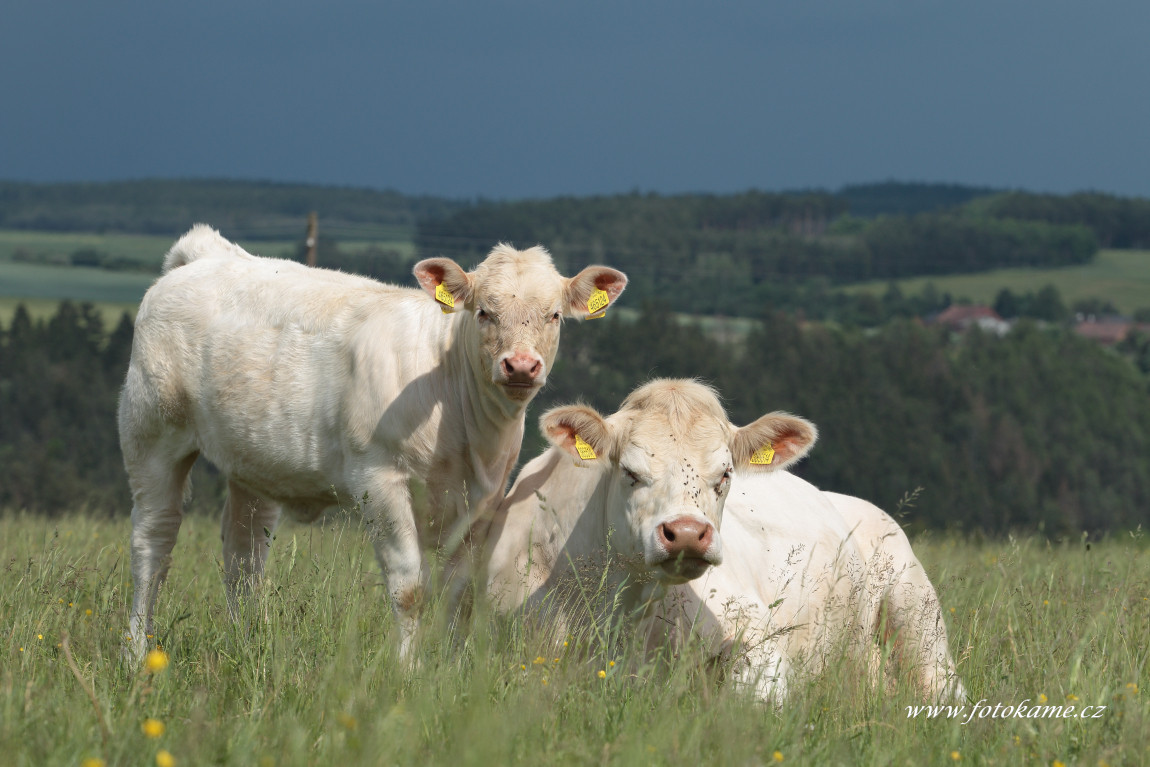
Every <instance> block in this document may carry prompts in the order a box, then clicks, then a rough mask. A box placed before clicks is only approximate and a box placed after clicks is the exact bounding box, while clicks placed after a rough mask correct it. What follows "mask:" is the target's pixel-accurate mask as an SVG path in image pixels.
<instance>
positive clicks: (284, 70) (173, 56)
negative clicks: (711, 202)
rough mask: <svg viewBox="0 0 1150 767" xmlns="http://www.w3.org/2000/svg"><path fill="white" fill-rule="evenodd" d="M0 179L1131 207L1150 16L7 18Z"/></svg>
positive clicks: (124, 9) (1035, 10)
mask: <svg viewBox="0 0 1150 767" xmlns="http://www.w3.org/2000/svg"><path fill="white" fill-rule="evenodd" d="M0 16H2V17H3V22H2V23H0V178H4V179H19V180H33V181H81V180H111V179H124V178H144V177H204V176H210V177H228V178H245V179H273V180H284V181H306V182H320V183H331V184H341V185H355V186H368V187H375V188H385V187H386V188H394V189H398V190H399V191H402V192H407V193H425V192H426V193H433V194H441V195H448V196H453V197H470V196H478V195H481V196H485V197H494V198H508V197H534V196H551V195H557V194H578V195H583V194H593V193H612V192H620V191H628V190H632V189H639V190H643V191H648V190H654V191H659V192H678V191H713V192H727V191H736V190H742V189H747V188H751V187H755V188H760V189H769V190H777V189H794V188H799V187H831V188H836V187H838V186H840V185H842V184H846V183H857V182H867V181H878V180H884V179H888V178H895V179H900V180H921V181H947V182H960V183H970V184H980V185H991V186H1005V187H1022V188H1027V189H1033V190H1038V191H1055V192H1068V191H1073V190H1079V189H1099V190H1102V191H1108V192H1114V193H1119V194H1130V195H1140V196H1150V2H1146V1H1145V0H1137V1H1122V0H1116V1H1113V2H1111V1H1109V0H1100V1H1096V2H1090V3H1087V2H1068V1H1067V0H1042V1H1039V0H1017V1H1016V0H992V1H991V0H962V1H961V2H960V1H959V0H946V1H945V2H943V1H941V0H921V1H914V2H912V1H911V0H897V1H896V0H878V1H875V2H869V1H867V0H805V1H799V0H794V1H793V2H777V1H767V0H731V1H730V2H721V1H718V2H717V1H714V0H712V2H706V3H704V2H682V1H681V0H635V1H633V2H632V1H629V0H607V1H603V2H600V1H599V0H594V1H592V2H571V1H569V2H550V1H548V0H533V1H529V0H494V1H492V2H481V1H479V0H472V1H471V2H466V1H464V0H423V1H422V2H411V3H390V2H354V3H353V2H325V3H319V2H309V3H305V2H299V1H298V0H278V2H249V1H247V0H229V1H228V2H220V1H219V0H201V1H200V2H194V3H190V2H189V3H171V2H129V1H128V0H105V1H104V2H91V0H87V1H86V2H81V1H78V0H60V1H58V2H57V1H55V0H9V1H8V2H7V3H5V4H4V12H3V14H0Z"/></svg>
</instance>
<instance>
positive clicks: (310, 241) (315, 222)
mask: <svg viewBox="0 0 1150 767" xmlns="http://www.w3.org/2000/svg"><path fill="white" fill-rule="evenodd" d="M306 242H307V265H308V266H315V254H316V249H317V248H318V247H319V215H317V214H316V212H315V211H314V210H313V211H312V212H311V213H309V214H307V240H306Z"/></svg>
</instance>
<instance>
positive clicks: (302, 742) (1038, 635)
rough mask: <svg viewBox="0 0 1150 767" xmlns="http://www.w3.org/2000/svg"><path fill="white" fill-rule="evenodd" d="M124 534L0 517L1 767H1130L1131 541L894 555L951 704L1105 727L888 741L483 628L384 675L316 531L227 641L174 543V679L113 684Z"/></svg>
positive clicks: (103, 525)
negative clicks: (914, 575)
mask: <svg viewBox="0 0 1150 767" xmlns="http://www.w3.org/2000/svg"><path fill="white" fill-rule="evenodd" d="M127 533H128V524H127V522H126V521H124V520H115V521H107V520H98V519H93V518H89V517H85V516H80V515H77V516H71V517H68V518H64V519H60V520H54V521H53V520H46V519H40V518H33V517H29V516H25V515H11V514H10V515H7V516H3V517H0V540H3V541H4V570H3V573H2V575H0V579H2V580H0V618H2V623H3V626H4V627H5V631H6V637H5V643H4V644H3V645H2V646H0V653H2V654H3V656H4V659H5V660H4V663H3V664H2V666H0V754H3V755H4V756H3V757H2V758H0V761H3V762H4V763H6V764H12V765H41V764H59V765H79V764H81V763H82V760H84V759H88V758H99V759H102V760H104V761H105V762H106V764H109V765H120V764H153V763H159V762H156V755H157V754H158V753H159V752H160V751H161V750H163V751H164V752H166V754H168V755H170V756H171V757H173V758H174V761H175V763H176V764H180V765H193V764H223V765H231V764H237V765H241V764H242V765H269V766H270V765H327V764H339V765H344V766H345V767H350V766H351V765H359V764H371V765H375V764H419V765H423V764H444V765H470V764H475V765H490V764H508V763H530V764H545V765H547V764H562V765H568V764H587V765H591V764H625V765H630V764H641V765H692V767H693V766H694V765H699V764H715V765H728V764H731V765H752V764H753V765H760V764H775V763H779V762H780V761H781V762H782V763H783V764H806V765H836V764H843V765H903V764H953V763H956V762H957V763H962V764H987V765H990V764H998V765H1015V764H1018V765H1023V764H1035V765H1050V764H1054V763H1057V762H1062V763H1064V764H1067V765H1071V764H1088V765H1096V764H1109V765H1122V764H1128V765H1136V764H1147V763H1150V702H1148V701H1150V689H1147V681H1148V680H1147V678H1146V673H1147V656H1148V653H1150V649H1148V648H1150V601H1148V599H1150V551H1148V550H1147V546H1146V541H1145V539H1138V540H1134V539H1131V538H1130V537H1123V538H1121V539H1117V538H1116V539H1113V540H1108V541H1102V542H1094V543H1092V545H1091V546H1089V547H1087V546H1086V545H1085V544H1084V543H1082V542H1080V541H1074V542H1071V543H1064V544H1053V545H1052V544H1049V543H1047V542H1045V541H1043V540H1041V539H1037V538H1028V539H1023V540H1017V541H1015V540H1008V541H1001V542H989V543H987V542H984V543H974V542H969V541H966V540H960V539H955V538H947V537H932V538H927V539H919V540H918V541H917V543H916V548H917V551H918V552H919V555H920V557H921V558H922V559H923V561H924V564H925V565H926V567H927V569H928V571H929V572H930V573H931V575H932V577H933V579H934V582H935V584H936V585H937V586H938V589H939V592H940V595H941V599H942V602H943V606H944V614H945V615H946V617H947V620H948V623H949V625H950V631H951V639H952V649H953V651H954V654H955V656H956V659H957V661H958V667H959V671H960V673H961V674H962V676H963V678H964V681H965V683H966V685H967V687H968V689H969V690H970V693H971V697H972V703H973V702H974V701H978V700H982V699H985V700H986V701H987V702H988V703H989V704H990V706H992V707H993V706H994V705H995V704H998V703H1001V704H1003V705H1004V706H1014V705H1017V704H1022V703H1024V701H1026V705H1027V706H1030V705H1035V704H1036V703H1037V702H1043V701H1045V702H1047V703H1048V704H1057V705H1062V706H1069V705H1075V706H1076V707H1078V708H1079V709H1081V707H1083V706H1092V707H1097V706H1105V708H1104V709H1097V708H1094V709H1092V711H1091V713H1092V714H1093V713H1099V716H1098V717H1097V718H1093V717H1091V718H1089V719H1078V718H1042V719H1028V718H1022V719H1019V718H990V717H987V718H977V717H976V718H974V719H973V720H972V721H970V722H969V723H967V724H963V723H962V721H961V719H959V718H946V717H936V718H930V717H929V716H928V715H927V714H925V713H923V714H920V715H918V716H917V717H912V716H909V715H908V706H913V705H916V704H917V703H918V701H916V700H915V698H914V696H913V694H912V693H911V692H910V691H909V690H907V689H901V688H900V689H895V690H891V691H886V690H880V689H873V688H871V687H870V686H869V685H867V683H866V682H865V681H864V678H865V675H864V674H861V673H859V670H858V669H856V668H852V667H851V666H850V664H849V663H847V662H845V661H844V662H843V663H841V664H839V665H837V666H834V667H832V668H830V669H828V671H827V672H826V673H825V674H823V675H821V676H820V677H816V678H814V679H811V680H809V681H807V682H804V683H800V684H797V685H796V686H795V690H796V692H795V695H794V696H793V698H792V699H790V700H788V701H787V702H786V703H785V704H783V705H781V706H778V707H771V706H765V705H762V704H757V703H754V702H752V701H751V700H748V699H746V698H745V697H743V696H742V695H741V694H739V693H736V692H733V691H731V690H729V689H726V688H724V687H720V686H718V685H717V683H716V682H715V681H714V680H713V679H712V678H710V677H709V676H707V675H706V674H702V673H698V672H697V667H696V664H695V663H693V662H692V661H691V660H690V658H688V657H683V658H681V659H679V660H678V661H675V662H672V663H671V664H670V665H669V667H653V666H651V665H649V664H646V663H645V662H644V661H643V660H642V659H641V658H640V657H639V656H638V654H637V653H635V652H634V651H632V650H629V649H628V645H627V643H626V642H625V641H623V640H619V641H616V642H610V643H606V644H596V643H590V642H586V641H583V640H580V639H572V640H571V642H570V646H568V647H566V648H563V647H559V646H557V645H556V644H554V643H552V641H551V640H549V639H548V638H547V637H546V636H544V635H542V634H539V633H537V632H534V631H532V630H530V629H527V628H524V627H523V626H522V625H519V624H517V623H514V622H503V623H498V622H493V621H491V620H489V619H479V620H478V621H477V622H476V624H475V626H474V629H473V631H472V632H471V633H469V634H468V635H466V636H458V637H456V638H454V640H453V641H446V640H441V639H438V638H436V637H435V636H434V635H431V636H428V637H427V638H425V639H424V640H423V641H422V642H421V644H420V645H419V649H418V655H419V664H418V666H417V667H415V669H414V670H413V669H412V668H410V667H408V666H406V665H404V664H403V663H401V662H399V661H398V660H397V658H396V656H395V652H394V646H395V641H396V638H395V633H394V626H393V623H392V619H391V613H390V610H389V608H388V607H387V605H386V602H385V598H384V595H383V593H382V589H381V587H380V586H379V580H380V578H379V575H378V572H377V570H376V566H375V564H374V560H373V557H372V555H371V554H370V548H369V546H368V545H367V542H366V540H365V537H364V535H363V534H362V533H361V532H360V528H359V526H358V525H357V524H354V523H351V524H348V523H343V522H339V521H338V520H337V521H333V522H329V523H328V524H326V525H324V526H310V527H305V526H295V525H291V524H288V525H285V526H284V527H283V528H281V530H280V531H279V534H278V537H277V540H276V542H275V543H274V544H273V549H272V552H271V557H270V561H269V569H268V578H267V580H266V582H265V587H264V589H263V590H262V595H261V597H260V599H259V600H258V602H257V603H256V604H255V605H253V609H252V610H251V612H250V619H249V622H248V623H247V624H246V625H247V626H248V627H247V628H243V627H240V626H238V625H236V624H233V623H232V622H231V621H229V620H228V618H227V615H226V611H225V607H224V599H223V587H222V585H221V583H220V576H219V570H220V561H219V557H220V553H219V532H218V523H217V522H216V520H214V519H207V518H199V517H192V518H189V519H188V520H187V521H186V522H185V525H184V528H183V530H182V532H181V539H180V542H179V545H178V546H177V549H176V552H175V565H174V568H173V571H172V574H171V577H170V579H169V581H168V584H167V585H166V587H165V589H164V591H163V592H162V593H161V597H160V602H159V607H158V613H157V615H158V620H157V636H156V641H157V642H159V643H162V645H163V647H164V649H165V650H166V652H167V653H168V654H169V656H170V659H171V665H170V666H169V667H167V668H166V669H165V670H162V671H159V672H157V673H155V674H150V673H148V672H145V671H140V672H136V671H134V670H132V669H129V668H127V667H126V666H125V665H124V664H122V663H121V662H120V660H119V656H120V648H121V646H122V643H123V641H122V640H123V632H124V628H125V623H126V613H127V600H128V598H129V592H130V583H129V577H128V574H127V572H128V553H127V547H126V539H127ZM69 655H70V656H71V658H72V659H73V661H74V664H75V669H74V670H73V669H72V668H71V667H70V664H69V661H68V657H69ZM612 662H613V664H614V665H612ZM600 672H603V675H602V677H601V676H600ZM968 708H969V706H968ZM149 720H155V721H154V722H153V721H149ZM165 761H166V759H165V758H163V757H161V760H160V762H165Z"/></svg>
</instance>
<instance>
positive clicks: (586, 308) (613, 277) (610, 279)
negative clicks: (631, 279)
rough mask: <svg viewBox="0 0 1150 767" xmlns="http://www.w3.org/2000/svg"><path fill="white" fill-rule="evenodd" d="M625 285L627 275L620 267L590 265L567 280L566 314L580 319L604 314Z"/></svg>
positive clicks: (565, 295) (565, 292)
mask: <svg viewBox="0 0 1150 767" xmlns="http://www.w3.org/2000/svg"><path fill="white" fill-rule="evenodd" d="M625 287H627V275H625V274H623V273H622V272H621V271H619V270H618V269H612V268H611V267H609V266H588V267H587V268H586V269H584V270H583V271H581V272H579V274H577V275H575V276H574V277H572V278H571V279H569V280H567V287H566V289H565V291H564V306H565V307H566V309H565V310H564V314H565V315H566V316H568V317H577V318H579V319H584V318H586V317H588V316H591V315H595V316H602V312H604V311H606V310H607V307H608V306H610V305H611V304H613V303H615V300H616V299H617V298H619V295H620V294H621V293H622V292H623V289H624V288H625ZM604 294H606V295H604ZM604 299H606V301H605V302H604Z"/></svg>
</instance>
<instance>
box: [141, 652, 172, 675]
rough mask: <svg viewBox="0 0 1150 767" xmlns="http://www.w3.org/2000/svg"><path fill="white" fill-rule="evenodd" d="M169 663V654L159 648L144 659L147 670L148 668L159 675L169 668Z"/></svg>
mask: <svg viewBox="0 0 1150 767" xmlns="http://www.w3.org/2000/svg"><path fill="white" fill-rule="evenodd" d="M168 663H169V658H168V654H167V653H166V652H164V651H163V650H161V649H160V648H158V647H157V648H156V649H155V650H151V651H150V652H148V655H147V657H146V658H144V666H145V668H147V669H148V671H150V672H152V673H153V674H158V673H159V672H161V671H163V670H164V669H166V668H167V667H168Z"/></svg>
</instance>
